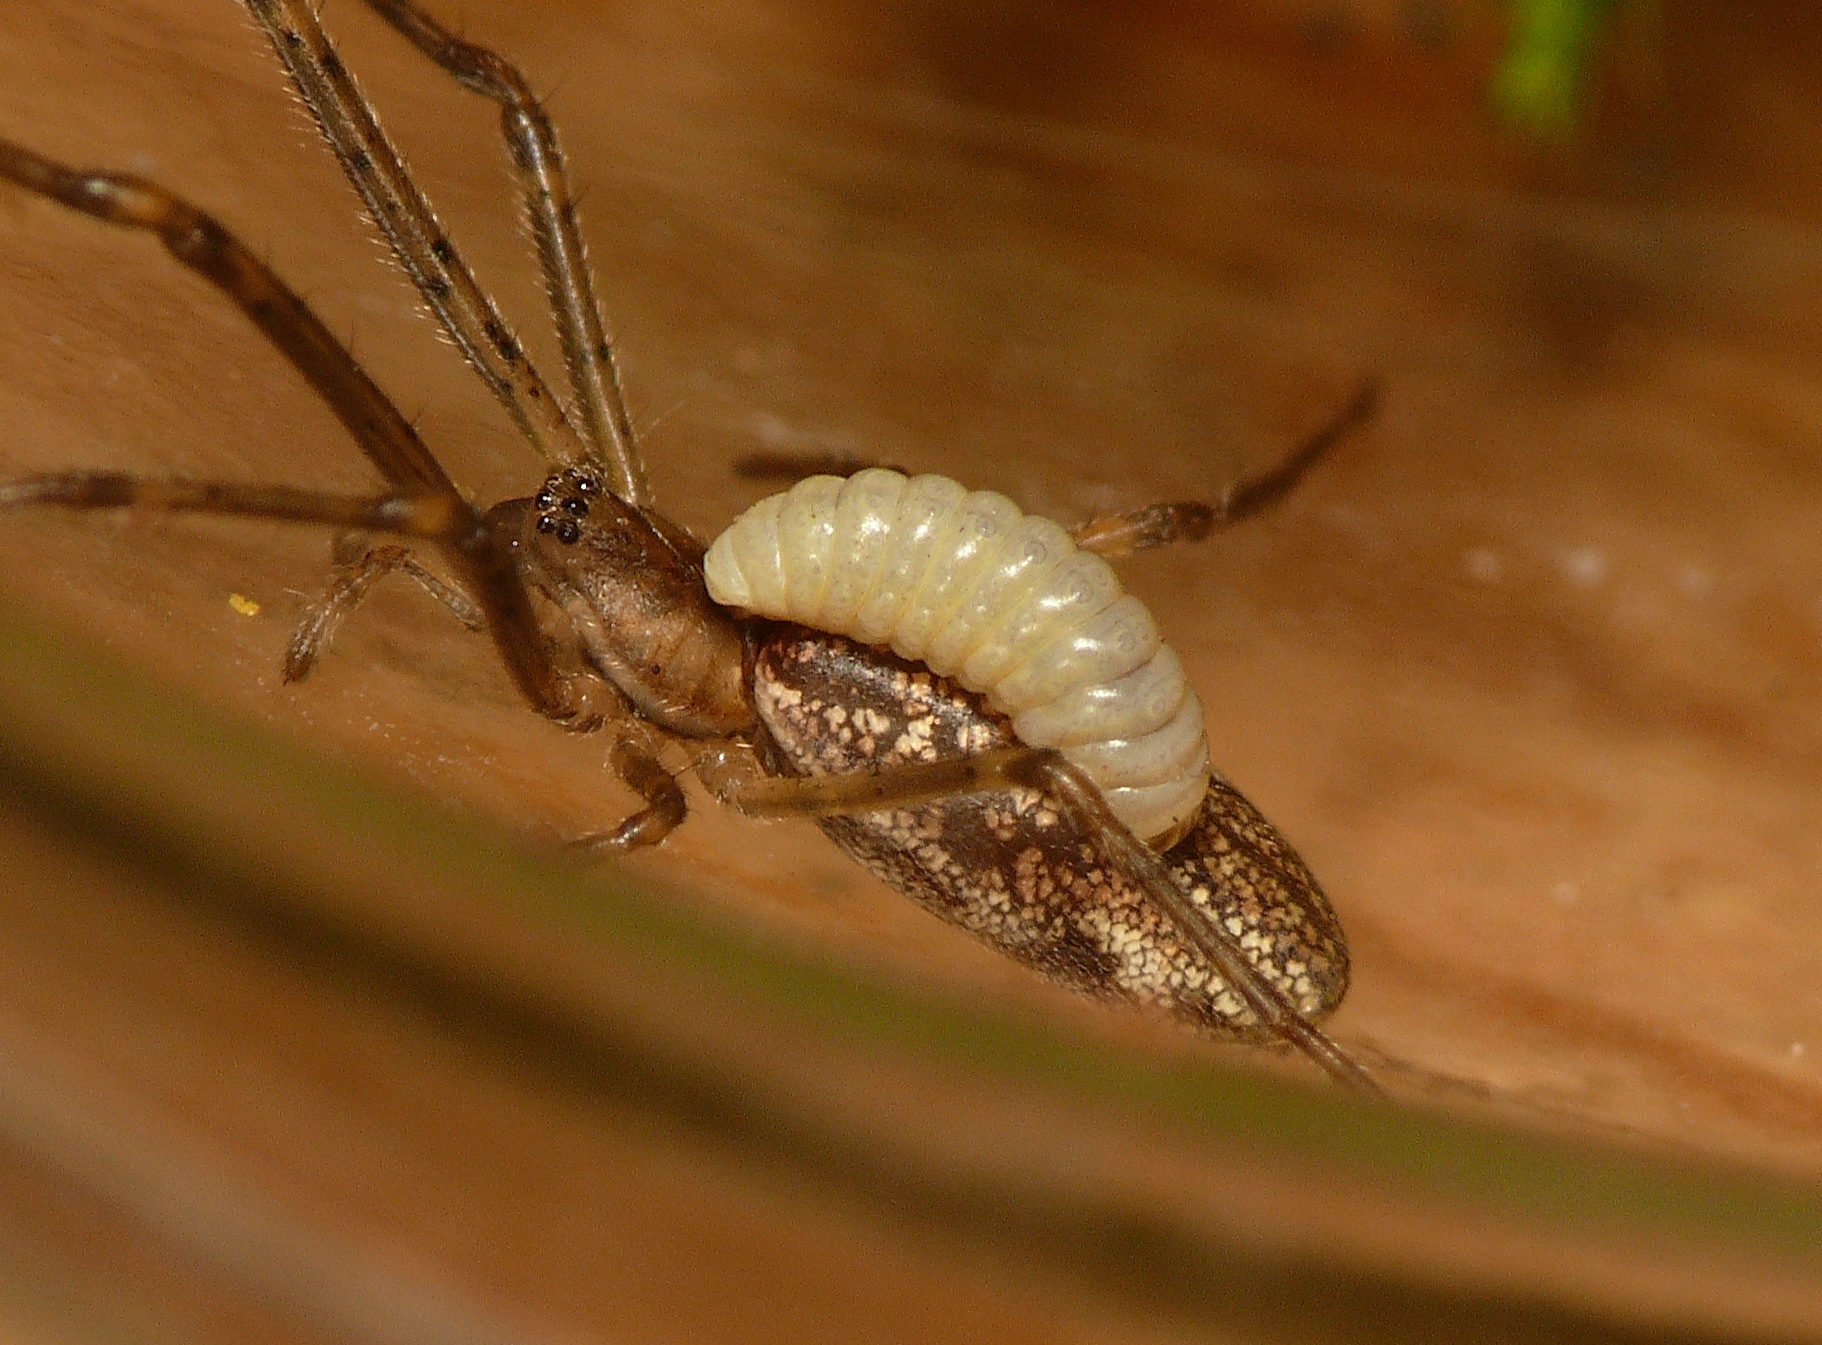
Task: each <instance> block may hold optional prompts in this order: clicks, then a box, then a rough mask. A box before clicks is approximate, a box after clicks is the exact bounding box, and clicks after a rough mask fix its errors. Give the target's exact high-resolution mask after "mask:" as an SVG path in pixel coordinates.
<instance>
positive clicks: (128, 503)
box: [0, 472, 476, 543]
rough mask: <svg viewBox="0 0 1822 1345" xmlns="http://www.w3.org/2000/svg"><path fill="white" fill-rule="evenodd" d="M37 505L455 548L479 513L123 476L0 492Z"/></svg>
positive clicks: (455, 500) (437, 501)
mask: <svg viewBox="0 0 1822 1345" xmlns="http://www.w3.org/2000/svg"><path fill="white" fill-rule="evenodd" d="M33 504H37V505H55V506H57V507H59V508H63V509H125V508H133V509H140V510H144V511H156V512H163V513H181V514H221V515H226V516H229V517H235V518H264V519H273V520H277V521H280V522H286V523H321V524H328V525H330V526H332V527H338V528H359V529H362V530H364V531H368V532H385V533H394V534H397V535H398V536H401V537H418V538H423V539H426V540H430V541H439V542H449V543H456V542H460V541H461V540H463V539H465V538H466V537H468V536H469V535H470V534H471V533H472V532H473V531H474V529H475V526H476V520H475V518H474V516H473V512H472V511H471V510H470V509H469V508H468V505H467V504H466V503H465V502H464V501H463V500H462V498H461V497H460V496H453V497H452V496H446V495H415V494H414V495H396V494H393V495H341V494H337V493H335V492H333V491H325V490H300V489H298V488H296V487H293V486H254V485H245V484H242V483H240V482H237V481H191V480H187V479H184V478H181V477H150V476H129V475H127V474H126V473H124V472H56V473H53V474H51V475H48V476H28V477H22V478H20V479H19V480H16V481H8V482H5V483H4V484H0V508H13V507H18V506H21V505H33Z"/></svg>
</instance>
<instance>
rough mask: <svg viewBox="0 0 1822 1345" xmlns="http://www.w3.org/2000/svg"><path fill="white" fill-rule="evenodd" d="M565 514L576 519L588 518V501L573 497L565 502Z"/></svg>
mask: <svg viewBox="0 0 1822 1345" xmlns="http://www.w3.org/2000/svg"><path fill="white" fill-rule="evenodd" d="M563 512H564V513H566V514H570V515H572V516H573V517H576V518H587V517H588V501H587V500H584V499H581V498H580V497H578V496H575V495H572V496H570V497H569V498H568V499H567V500H565V501H563Z"/></svg>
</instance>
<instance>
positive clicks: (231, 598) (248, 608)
mask: <svg viewBox="0 0 1822 1345" xmlns="http://www.w3.org/2000/svg"><path fill="white" fill-rule="evenodd" d="M228 606H230V607H232V608H233V609H234V610H235V611H237V612H239V613H240V614H241V615H242V616H258V615H259V604H258V603H256V602H254V601H253V599H251V598H249V597H248V596H247V595H246V594H244V593H230V594H229V595H228Z"/></svg>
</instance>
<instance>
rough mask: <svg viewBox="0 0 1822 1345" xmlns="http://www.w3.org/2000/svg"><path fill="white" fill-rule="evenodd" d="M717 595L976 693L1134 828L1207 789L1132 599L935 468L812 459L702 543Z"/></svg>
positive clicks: (1057, 531)
mask: <svg viewBox="0 0 1822 1345" xmlns="http://www.w3.org/2000/svg"><path fill="white" fill-rule="evenodd" d="M704 567H705V570H706V572H707V578H708V587H709V594H710V596H711V597H712V598H714V600H715V601H716V602H718V603H720V604H721V605H722V606H724V607H731V608H735V609H738V610H741V611H745V612H750V613H753V614H754V615H757V616H763V617H768V618H771V619H773V620H778V621H791V622H795V623H797V624H798V625H802V626H808V627H810V628H812V629H814V630H821V631H827V632H830V633H832V634H836V635H844V636H847V637H849V638H851V639H854V640H857V641H859V642H861V643H863V644H869V645H875V646H887V647H890V648H891V650H892V651H893V652H894V653H895V654H897V655H898V656H899V657H901V658H905V659H911V660H914V661H916V662H919V663H922V664H924V665H925V666H927V667H928V668H930V670H931V671H932V672H934V673H936V674H937V675H938V676H939V677H950V678H953V679H954V680H955V681H957V682H959V683H960V684H961V685H962V686H963V687H965V688H966V689H967V690H969V691H973V692H978V693H980V694H981V695H982V696H984V697H985V699H986V701H987V704H988V705H989V706H991V707H992V708H993V709H994V710H997V711H999V712H1000V713H1002V714H1005V715H1007V716H1009V717H1010V718H1011V720H1012V726H1013V731H1014V732H1015V733H1016V734H1017V735H1018V737H1019V739H1020V741H1022V742H1025V743H1027V744H1029V745H1031V746H1033V747H1054V748H1057V749H1059V750H1061V751H1062V752H1063V754H1064V755H1065V756H1067V757H1068V758H1069V759H1070V760H1071V761H1073V762H1075V764H1076V765H1078V766H1080V767H1081V768H1082V769H1083V770H1084V771H1086V772H1087V773H1088V775H1089V777H1090V778H1091V779H1092V780H1094V782H1095V783H1096V784H1097V785H1098V786H1099V787H1100V789H1101V792H1102V793H1103V794H1104V795H1105V796H1106V799H1107V802H1108V804H1109V806H1110V807H1111V808H1112V809H1113V811H1114V813H1115V814H1116V815H1117V816H1118V817H1119V818H1120V820H1121V821H1123V822H1124V823H1126V825H1127V826H1128V827H1130V828H1131V829H1132V830H1133V832H1134V834H1136V835H1139V836H1142V837H1146V838H1147V839H1153V838H1159V837H1164V838H1169V837H1172V836H1175V835H1177V834H1180V832H1181V830H1182V828H1183V826H1184V825H1186V824H1187V822H1188V820H1189V819H1190V818H1191V817H1193V816H1194V815H1195V812H1196V809H1197V807H1198V805H1200V803H1201V802H1202V797H1203V795H1204V794H1206V793H1207V792H1208V780H1209V764H1208V744H1207V739H1206V736H1205V735H1204V733H1203V728H1202V708H1201V704H1200V702H1199V701H1198V700H1197V699H1196V694H1195V692H1194V691H1192V690H1191V689H1190V687H1189V684H1188V683H1187V682H1186V681H1185V680H1184V678H1183V668H1182V664H1181V663H1180V662H1179V661H1178V659H1177V656H1176V655H1175V654H1174V653H1173V652H1171V650H1170V648H1169V646H1167V645H1165V644H1164V643H1163V641H1162V639H1161V638H1160V637H1159V634H1158V629H1157V625H1156V623H1155V622H1154V621H1153V620H1152V618H1151V614H1150V613H1149V612H1147V611H1146V610H1145V606H1144V604H1142V603H1141V602H1139V600H1138V599H1137V598H1134V597H1132V596H1131V595H1130V594H1125V593H1122V592H1121V590H1120V583H1119V580H1118V578H1117V577H1116V576H1115V575H1114V572H1113V569H1112V567H1111V566H1109V565H1108V564H1107V562H1106V561H1104V560H1102V559H1101V558H1100V557H1099V556H1096V555H1093V554H1091V553H1089V552H1086V551H1083V550H1081V549H1079V548H1078V547H1077V546H1076V545H1075V542H1074V541H1073V539H1071V537H1070V536H1069V534H1068V533H1067V532H1065V531H1064V530H1063V529H1062V528H1060V527H1058V526H1057V525H1056V524H1055V523H1052V522H1051V521H1050V520H1048V519H1044V518H1037V517H1034V516H1030V515H1026V514H1024V513H1023V512H1022V511H1020V509H1019V508H1018V506H1017V505H1015V504H1013V503H1012V501H1011V500H1008V499H1007V498H1006V497H1005V496H1003V495H999V494H996V493H994V492H992V491H969V490H967V489H965V488H964V487H962V486H960V485H958V484H957V483H956V482H954V481H951V480H950V479H949V478H947V477H942V476H916V477H910V478H906V477H905V476H903V475H901V474H900V473H898V472H892V471H886V470H884V469H880V468H873V469H869V470H867V471H864V472H860V473H858V474H857V475H855V476H852V477H849V478H847V479H846V480H843V479H842V478H840V477H833V476H813V477H810V478H808V479H806V480H804V481H800V482H798V483H797V484H796V485H795V486H793V487H792V488H791V489H790V490H788V491H785V492H784V493H783V494H780V495H773V496H770V497H768V498H767V499H764V500H761V501H760V502H759V503H758V504H756V505H754V506H753V507H752V508H751V509H749V510H747V512H746V513H744V514H742V515H741V516H740V517H739V518H738V519H736V520H735V521H734V523H733V524H732V526H730V527H729V528H728V529H727V531H725V532H723V533H722V534H721V536H719V537H718V538H716V539H715V542H714V544H713V545H712V546H711V547H710V548H709V551H708V555H707V556H706V557H705V559H704Z"/></svg>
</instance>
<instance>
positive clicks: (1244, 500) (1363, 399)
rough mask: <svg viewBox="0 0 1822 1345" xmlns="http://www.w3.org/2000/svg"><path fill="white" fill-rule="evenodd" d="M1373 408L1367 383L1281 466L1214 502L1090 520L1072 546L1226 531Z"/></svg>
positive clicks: (1153, 541)
mask: <svg viewBox="0 0 1822 1345" xmlns="http://www.w3.org/2000/svg"><path fill="white" fill-rule="evenodd" d="M1378 405H1379V385H1378V384H1377V383H1376V382H1375V381H1373V380H1372V379H1368V380H1367V381H1365V382H1364V383H1362V384H1361V385H1360V387H1359V388H1358V389H1357V390H1356V391H1355V393H1354V395H1353V396H1352V397H1350V398H1349V399H1348V401H1347V404H1346V405H1344V406H1343V407H1342V408H1341V410H1340V411H1338V412H1337V413H1336V414H1335V415H1334V416H1332V417H1330V418H1329V420H1328V422H1327V423H1326V424H1324V425H1323V426H1322V427H1321V428H1319V429H1318V430H1317V431H1316V432H1315V433H1314V434H1312V435H1310V436H1309V438H1307V439H1305V440H1304V441H1303V442H1302V443H1301V444H1299V445H1297V447H1296V448H1294V449H1293V450H1291V452H1290V453H1289V454H1288V455H1287V456H1286V457H1285V459H1284V461H1283V462H1280V463H1279V464H1278V465H1277V466H1275V467H1273V468H1271V469H1269V470H1268V471H1264V472H1261V473H1260V474H1258V475H1257V476H1249V477H1245V478H1243V479H1242V480H1240V481H1237V482H1235V483H1234V485H1232V486H1231V487H1229V488H1228V490H1227V492H1226V493H1225V494H1224V495H1223V496H1222V497H1221V499H1220V500H1219V501H1218V502H1216V503H1214V504H1204V503H1201V502H1200V501H1196V500H1185V501H1180V502H1177V503H1171V504H1153V505H1147V506H1146V507H1145V508H1143V509H1134V510H1132V511H1131V512H1130V513H1125V514H1113V515H1109V516H1108V517H1106V518H1093V519H1089V520H1088V521H1087V522H1086V523H1081V524H1078V525H1077V526H1076V527H1075V529H1074V530H1073V536H1074V537H1075V542H1076V545H1077V546H1079V547H1081V548H1082V549H1083V550H1084V551H1093V552H1095V553H1096V554H1097V555H1101V556H1108V557H1119V556H1129V555H1131V554H1132V553H1133V552H1135V551H1147V550H1150V549H1151V548H1152V547H1155V546H1168V545H1170V544H1171V543H1173V542H1199V541H1201V540H1202V539H1203V538H1205V537H1207V536H1208V535H1209V533H1211V532H1213V531H1214V530H1215V529H1216V528H1226V527H1231V526H1233V525H1234V524H1235V523H1238V522H1240V520H1241V519H1244V518H1250V517H1251V516H1252V515H1254V514H1256V513H1259V512H1260V511H1261V510H1263V509H1267V508H1270V507H1271V506H1272V505H1274V504H1276V503H1277V502H1278V501H1279V500H1281V499H1283V498H1284V496H1285V495H1287V494H1289V493H1290V492H1291V490H1293V489H1294V488H1295V487H1296V485H1297V483H1298V482H1300V481H1301V480H1303V477H1304V475H1305V474H1306V473H1307V472H1308V471H1309V469H1310V468H1311V467H1313V466H1314V465H1315V464H1316V463H1317V462H1318V461H1319V460H1320V459H1321V458H1322V457H1323V456H1324V455H1326V454H1327V453H1328V451H1329V450H1330V449H1331V448H1333V447H1334V446H1335V444H1336V443H1338V442H1339V441H1340V440H1341V439H1342V438H1344V437H1345V436H1346V435H1347V434H1348V432H1349V431H1351V430H1353V429H1354V428H1356V427H1357V426H1359V425H1361V424H1363V423H1364V422H1365V421H1366V420H1368V419H1369V418H1370V417H1371V416H1372V414H1373V412H1374V411H1375V410H1376V409H1377V407H1378Z"/></svg>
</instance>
